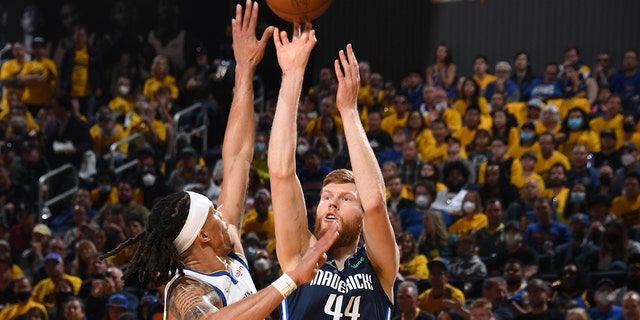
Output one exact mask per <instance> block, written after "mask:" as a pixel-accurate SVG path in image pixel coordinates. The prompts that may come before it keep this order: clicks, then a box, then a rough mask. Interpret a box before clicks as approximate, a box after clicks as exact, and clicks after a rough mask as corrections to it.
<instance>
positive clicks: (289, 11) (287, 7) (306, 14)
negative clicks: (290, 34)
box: [267, 0, 332, 23]
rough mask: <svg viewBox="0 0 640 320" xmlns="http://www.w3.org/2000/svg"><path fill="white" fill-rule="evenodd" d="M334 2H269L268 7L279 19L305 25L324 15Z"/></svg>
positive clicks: (324, 0) (326, 0) (297, 0)
mask: <svg viewBox="0 0 640 320" xmlns="http://www.w3.org/2000/svg"><path fill="white" fill-rule="evenodd" d="M331 1H332V0H267V6H269V8H271V11H273V13H275V14H276V15H277V16H278V17H280V18H281V19H283V20H286V21H289V22H299V23H303V22H305V21H312V20H315V19H316V18H318V17H319V16H320V15H322V14H323V13H324V12H325V11H326V10H327V9H328V8H329V6H330V5H331Z"/></svg>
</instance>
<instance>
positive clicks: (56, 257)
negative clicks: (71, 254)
mask: <svg viewBox="0 0 640 320" xmlns="http://www.w3.org/2000/svg"><path fill="white" fill-rule="evenodd" d="M49 260H55V261H56V262H58V263H63V262H64V261H63V260H62V257H61V256H60V254H58V253H57V252H49V253H47V255H46V256H45V257H44V262H47V261H49Z"/></svg>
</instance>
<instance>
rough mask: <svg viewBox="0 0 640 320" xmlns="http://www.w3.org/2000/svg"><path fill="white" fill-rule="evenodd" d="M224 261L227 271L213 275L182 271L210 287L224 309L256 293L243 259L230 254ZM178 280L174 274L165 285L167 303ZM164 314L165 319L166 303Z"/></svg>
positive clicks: (190, 270) (186, 269)
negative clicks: (218, 297)
mask: <svg viewBox="0 0 640 320" xmlns="http://www.w3.org/2000/svg"><path fill="white" fill-rule="evenodd" d="M225 260H226V262H227V264H228V266H229V267H228V271H216V272H214V273H210V274H204V273H200V272H198V271H195V270H192V269H189V268H185V269H184V275H185V277H189V278H192V279H196V280H198V281H200V282H204V283H206V284H208V285H210V286H211V287H212V288H213V289H214V290H215V291H216V292H217V293H218V295H219V296H220V300H221V301H222V307H226V306H228V305H230V304H232V303H234V302H236V301H240V300H242V299H244V298H246V297H248V296H250V295H252V294H254V293H256V292H257V290H256V286H255V285H254V284H253V280H252V279H251V274H250V273H249V268H248V267H247V262H246V261H245V259H244V258H243V257H241V256H239V255H237V254H235V253H231V254H229V255H228V256H227V257H226V258H225ZM180 278H181V276H180V275H179V274H176V275H175V276H174V277H173V279H171V281H169V283H167V286H166V288H165V292H164V295H165V301H168V298H169V297H168V294H169V292H171V289H173V287H174V285H175V284H176V282H177V281H178V280H179V279H180ZM164 314H165V319H166V317H167V309H166V303H165V310H164Z"/></svg>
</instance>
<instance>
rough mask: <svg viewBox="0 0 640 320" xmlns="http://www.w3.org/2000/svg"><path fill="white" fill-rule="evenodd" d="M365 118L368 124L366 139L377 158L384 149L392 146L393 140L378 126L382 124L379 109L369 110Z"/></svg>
mask: <svg viewBox="0 0 640 320" xmlns="http://www.w3.org/2000/svg"><path fill="white" fill-rule="evenodd" d="M367 119H368V121H367V123H368V124H369V129H368V130H367V139H368V140H369V144H370V145H371V149H373V153H374V154H375V155H376V158H379V157H380V155H381V154H382V152H383V151H384V150H387V149H390V148H391V147H392V146H393V140H392V139H391V135H390V134H389V133H388V132H386V131H384V130H382V129H381V128H380V125H381V124H382V114H381V113H380V111H376V110H370V111H369V115H368V118H367Z"/></svg>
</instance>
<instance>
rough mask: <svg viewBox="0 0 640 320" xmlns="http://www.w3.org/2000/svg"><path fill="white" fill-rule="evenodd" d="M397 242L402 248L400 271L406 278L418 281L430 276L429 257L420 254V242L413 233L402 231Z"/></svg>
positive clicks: (399, 247) (400, 248)
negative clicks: (418, 242) (417, 241)
mask: <svg viewBox="0 0 640 320" xmlns="http://www.w3.org/2000/svg"><path fill="white" fill-rule="evenodd" d="M396 242H397V243H398V249H399V250H400V266H399V269H398V273H399V274H400V276H401V277H402V278H403V279H404V280H409V281H414V282H418V281H420V280H426V279H428V278H429V270H428V269H427V261H428V260H427V257H426V256H425V255H424V254H418V244H417V243H416V239H415V238H414V237H413V234H411V233H409V232H403V233H401V234H400V235H399V236H398V238H397V240H396Z"/></svg>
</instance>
